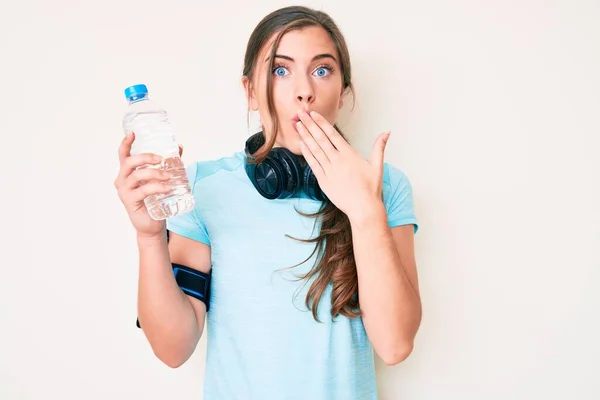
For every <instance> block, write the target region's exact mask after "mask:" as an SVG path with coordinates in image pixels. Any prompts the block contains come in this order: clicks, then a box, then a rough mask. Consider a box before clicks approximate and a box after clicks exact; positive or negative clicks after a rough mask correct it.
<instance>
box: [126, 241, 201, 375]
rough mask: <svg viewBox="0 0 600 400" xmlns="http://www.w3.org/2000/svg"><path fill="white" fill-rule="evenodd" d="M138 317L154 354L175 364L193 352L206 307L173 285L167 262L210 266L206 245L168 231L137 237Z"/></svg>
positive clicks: (171, 271) (198, 268)
mask: <svg viewBox="0 0 600 400" xmlns="http://www.w3.org/2000/svg"><path fill="white" fill-rule="evenodd" d="M138 248H139V260H140V264H139V284H138V318H139V322H140V326H141V327H142V330H143V331H144V334H145V335H146V338H147V339H148V341H149V343H150V345H151V347H152V350H153V351H154V354H156V356H157V357H158V358H159V359H160V360H161V361H162V362H164V363H165V364H166V365H168V366H170V367H172V368H177V367H179V366H180V365H182V364H183V363H185V362H186V361H187V360H188V359H189V357H190V356H191V355H192V353H193V352H194V350H195V348H196V345H197V344H198V341H199V340H200V337H201V336H202V332H203V330H204V319H205V315H206V307H205V305H204V303H202V302H201V301H199V300H197V299H195V298H193V297H190V296H187V295H186V294H184V293H183V292H182V291H181V289H180V288H179V287H178V286H177V283H176V282H175V278H174V276H173V270H172V266H171V263H172V262H173V263H178V264H182V265H185V266H188V267H190V268H194V269H196V270H198V271H202V272H208V271H209V270H210V247H209V246H207V245H205V244H204V243H200V242H196V241H194V240H191V239H187V238H184V237H182V236H179V235H176V234H174V233H172V232H171V233H169V241H168V243H167V237H166V234H163V235H160V236H158V237H152V238H150V237H144V236H139V237H138Z"/></svg>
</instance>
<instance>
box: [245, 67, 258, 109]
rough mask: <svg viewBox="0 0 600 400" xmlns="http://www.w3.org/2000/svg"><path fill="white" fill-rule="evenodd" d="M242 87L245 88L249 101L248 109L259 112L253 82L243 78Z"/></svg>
mask: <svg viewBox="0 0 600 400" xmlns="http://www.w3.org/2000/svg"><path fill="white" fill-rule="evenodd" d="M242 85H243V86H244V91H245V92H246V100H248V107H249V108H250V109H251V110H252V111H257V110H258V100H257V99H256V93H255V92H254V88H253V85H252V81H250V79H248V77H246V76H244V77H242Z"/></svg>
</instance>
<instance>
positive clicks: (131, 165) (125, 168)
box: [117, 153, 162, 182]
mask: <svg viewBox="0 0 600 400" xmlns="http://www.w3.org/2000/svg"><path fill="white" fill-rule="evenodd" d="M161 161H162V157H160V156H159V155H157V154H152V153H142V154H137V155H135V156H129V157H127V158H126V159H125V161H124V162H123V165H122V166H121V170H120V171H119V175H118V177H117V181H119V182H121V181H125V180H126V179H127V177H128V176H129V175H131V173H132V172H133V171H134V170H136V169H137V168H139V167H141V166H143V165H147V164H150V165H155V164H158V163H160V162H161Z"/></svg>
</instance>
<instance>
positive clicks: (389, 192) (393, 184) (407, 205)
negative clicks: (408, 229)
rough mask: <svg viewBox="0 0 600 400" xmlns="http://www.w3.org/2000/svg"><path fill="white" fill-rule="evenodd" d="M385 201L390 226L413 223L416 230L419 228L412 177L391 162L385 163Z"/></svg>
mask: <svg viewBox="0 0 600 400" xmlns="http://www.w3.org/2000/svg"><path fill="white" fill-rule="evenodd" d="M383 202H384V204H385V207H386V210H387V213H388V218H389V223H390V227H394V226H398V225H406V224H413V225H414V226H415V232H416V231H417V230H418V225H417V218H416V215H415V210H414V199H413V188H412V184H411V182H410V179H409V178H408V176H407V175H406V173H405V172H404V171H403V170H401V169H400V168H398V167H396V166H394V165H392V164H389V163H384V164H383Z"/></svg>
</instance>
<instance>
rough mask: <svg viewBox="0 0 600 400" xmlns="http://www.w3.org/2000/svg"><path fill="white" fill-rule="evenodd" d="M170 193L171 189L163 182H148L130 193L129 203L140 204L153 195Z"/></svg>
mask: <svg viewBox="0 0 600 400" xmlns="http://www.w3.org/2000/svg"><path fill="white" fill-rule="evenodd" d="M170 191H171V187H170V186H169V185H168V184H166V183H163V182H150V183H146V184H144V185H142V186H140V187H138V188H137V189H135V190H134V191H133V192H131V198H130V199H129V201H132V202H136V203H137V202H140V201H143V200H144V199H145V198H146V197H148V196H151V195H153V194H163V193H169V192H170Z"/></svg>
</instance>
